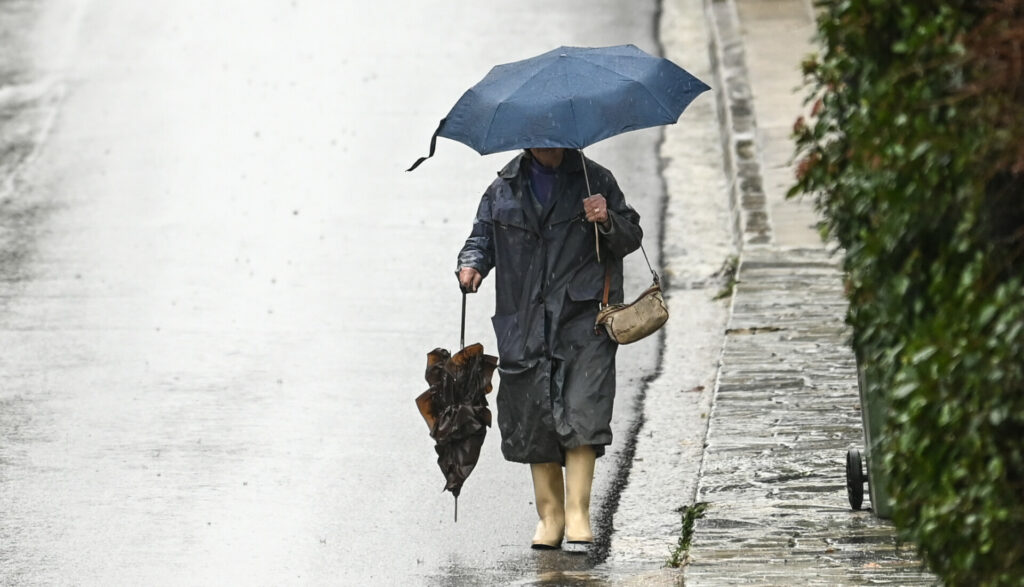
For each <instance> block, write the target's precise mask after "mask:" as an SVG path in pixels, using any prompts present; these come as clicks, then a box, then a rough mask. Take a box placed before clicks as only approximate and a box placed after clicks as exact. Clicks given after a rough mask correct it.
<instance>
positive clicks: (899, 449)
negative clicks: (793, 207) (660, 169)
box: [791, 0, 1024, 585]
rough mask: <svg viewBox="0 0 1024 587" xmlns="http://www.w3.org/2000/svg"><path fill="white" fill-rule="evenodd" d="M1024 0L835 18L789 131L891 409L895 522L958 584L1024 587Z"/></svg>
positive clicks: (830, 13) (895, 8)
mask: <svg viewBox="0 0 1024 587" xmlns="http://www.w3.org/2000/svg"><path fill="white" fill-rule="evenodd" d="M1022 2H1024V0H1013V1H1007V0H1004V1H1001V2H977V1H968V0H963V1H914V0H844V1H831V2H824V3H822V4H821V5H820V6H819V8H820V9H821V14H820V17H819V21H818V36H819V41H820V42H821V47H822V48H821V52H820V54H819V55H817V56H814V57H812V58H809V59H808V60H807V62H805V63H804V72H805V74H806V78H807V80H808V93H809V96H808V104H809V105H812V106H811V110H812V113H813V114H812V115H811V117H810V119H809V120H807V121H805V120H804V119H802V118H801V119H800V120H798V121H797V123H796V125H795V128H794V132H795V135H796V138H797V145H798V158H799V165H798V171H797V173H798V183H797V185H796V186H795V187H794V188H793V190H792V191H791V195H797V194H812V195H813V196H814V197H815V201H816V203H817V205H818V208H819V209H820V210H821V211H822V213H823V216H824V218H825V221H824V223H823V226H822V229H823V233H824V234H825V235H827V236H830V237H833V238H835V239H836V240H837V241H838V242H839V244H840V245H841V246H842V248H843V250H844V253H845V258H844V265H845V270H846V275H847V280H848V283H847V291H848V296H849V301H850V310H849V315H848V321H849V322H850V324H851V325H852V326H853V332H854V340H853V344H854V346H855V348H856V350H857V352H858V355H859V356H860V357H862V359H863V361H864V363H865V366H866V368H867V370H868V378H867V379H868V381H871V382H872V383H871V384H872V388H871V389H870V390H868V392H869V393H870V394H872V395H873V396H875V397H882V398H884V401H886V402H887V403H888V404H889V405H890V407H891V409H890V411H889V415H888V421H887V422H886V428H885V430H886V434H885V435H884V440H883V445H882V450H881V451H880V452H881V453H883V454H884V467H885V469H886V470H887V471H888V472H889V474H890V476H891V481H892V482H891V487H890V490H891V495H892V496H893V507H894V513H893V521H894V522H895V523H896V524H897V526H898V527H899V528H900V530H901V531H902V533H903V535H904V536H905V538H907V539H909V540H912V541H913V542H915V543H916V544H917V545H918V547H919V549H920V551H921V553H922V555H923V556H924V558H925V560H926V561H927V563H928V565H929V567H931V568H932V569H933V570H934V571H935V572H936V573H937V574H939V575H940V576H941V577H942V578H943V580H944V581H945V582H946V583H947V584H950V585H983V584H991V585H1024V287H1022V278H1024V175H1022V174H1021V173H1020V172H1021V171H1022V169H1021V167H1022V166H1021V164H1020V160H1021V157H1020V153H1021V152H1022V151H1021V145H1022V144H1024V123H1022V122H1021V120H1024V100H1022V99H1021V98H1022V94H1024V91H1022V87H1021V66H1020V62H1019V61H1017V62H1016V66H1014V63H1015V62H1014V61H1013V55H1014V50H1016V51H1017V53H1016V54H1017V55H1018V57H1017V59H1019V55H1020V43H1019V40H1018V41H1017V45H1016V49H1014V47H1013V45H1012V43H1013V39H1015V38H1016V39H1020V38H1022V35H1021V33H1022V31H1024V19H1022V17H1021V14H1022V12H1024V8H1022ZM1008 43H1009V45H1008Z"/></svg>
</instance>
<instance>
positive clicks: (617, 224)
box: [598, 171, 644, 259]
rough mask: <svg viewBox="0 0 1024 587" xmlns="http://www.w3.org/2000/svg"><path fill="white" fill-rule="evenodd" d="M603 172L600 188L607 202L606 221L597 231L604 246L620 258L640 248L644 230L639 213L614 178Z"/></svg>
mask: <svg viewBox="0 0 1024 587" xmlns="http://www.w3.org/2000/svg"><path fill="white" fill-rule="evenodd" d="M605 174H606V177H605V178H603V179H604V181H602V182H601V183H603V184H604V185H603V186H602V187H601V189H602V194H603V195H604V199H605V201H607V202H608V222H607V223H605V224H599V225H598V233H600V235H601V242H602V243H603V244H604V246H605V247H607V248H608V250H609V251H610V252H611V253H612V254H613V255H615V256H616V257H618V258H620V259H622V258H623V257H625V256H626V255H628V254H630V253H632V252H633V251H635V250H637V249H639V248H640V240H641V239H642V238H643V236H644V231H643V229H641V228H640V215H639V214H637V212H636V210H634V209H633V208H632V207H631V206H630V205H629V204H627V203H626V198H625V197H624V196H623V195H622V190H620V189H619V184H618V183H617V182H616V181H615V178H614V177H612V174H611V173H608V172H607V171H606V172H605Z"/></svg>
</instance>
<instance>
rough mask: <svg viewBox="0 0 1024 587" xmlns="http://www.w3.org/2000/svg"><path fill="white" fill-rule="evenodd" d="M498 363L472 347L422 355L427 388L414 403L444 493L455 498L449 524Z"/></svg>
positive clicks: (485, 421) (487, 419) (487, 420)
mask: <svg viewBox="0 0 1024 587" xmlns="http://www.w3.org/2000/svg"><path fill="white" fill-rule="evenodd" d="M497 366H498V359H497V358H495V357H493V356H491V355H485V354H484V347H483V345H481V344H479V343H478V344H473V345H470V346H468V347H465V348H463V349H462V350H461V351H459V352H457V353H455V355H454V356H453V355H451V354H450V353H449V352H448V351H447V350H445V349H434V350H433V351H430V353H428V354H427V372H426V379H427V383H428V384H430V388H429V389H427V391H425V392H423V393H422V394H420V396H419V397H417V398H416V405H417V406H418V407H419V410H420V414H421V415H422V416H423V419H424V420H425V421H426V423H427V427H429V428H430V436H431V438H433V439H434V442H435V446H434V450H435V451H436V452H437V464H438V466H439V467H440V468H441V472H442V473H444V477H445V486H444V488H445V490H446V491H451V492H452V495H454V496H455V500H456V501H455V504H456V509H455V520H456V521H458V519H459V513H458V511H459V510H458V498H459V493H460V492H461V491H462V484H463V483H465V482H466V479H467V478H468V477H469V474H470V473H472V472H473V469H474V468H475V467H476V463H477V461H478V460H479V459H480V448H481V447H482V446H483V444H484V437H485V436H486V434H487V428H488V427H490V425H491V411H490V410H489V409H488V408H487V398H486V397H485V396H486V395H487V394H488V393H490V391H491V377H492V376H493V375H494V369H495V368H496V367H497Z"/></svg>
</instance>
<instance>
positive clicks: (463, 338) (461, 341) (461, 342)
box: [455, 290, 466, 515]
mask: <svg viewBox="0 0 1024 587" xmlns="http://www.w3.org/2000/svg"><path fill="white" fill-rule="evenodd" d="M459 348H460V349H464V348H466V290H462V330H461V333H460V334H459ZM456 500H458V498H456ZM455 503H456V504H458V503H459V502H458V501H456V502H455ZM455 507H458V505H456V506H455ZM456 515H458V514H456Z"/></svg>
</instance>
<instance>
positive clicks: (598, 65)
mask: <svg viewBox="0 0 1024 587" xmlns="http://www.w3.org/2000/svg"><path fill="white" fill-rule="evenodd" d="M708 89H710V88H709V87H708V85H707V84H705V83H704V82H702V81H700V80H699V79H697V78H696V77H694V76H693V75H691V74H690V73H688V72H687V71H686V70H684V69H683V68H681V67H679V66H678V65H676V64H675V63H672V62H671V61H669V60H668V59H664V58H661V57H655V56H653V55H650V54H648V53H645V52H644V51H641V50H640V49H638V48H637V47H635V46H633V45H618V46H615V47H594V48H591V47H559V48H557V49H554V50H552V51H548V52H547V53H544V54H542V55H538V56H536V57H531V58H530V59H525V60H522V61H516V62H514V63H507V64H504V65H498V66H496V67H494V68H493V69H491V71H490V72H489V73H488V74H487V75H486V76H485V77H484V79H482V80H480V82H479V83H478V84H476V85H475V86H473V87H472V88H470V89H469V90H467V91H466V93H465V94H463V95H462V97H461V98H459V101H458V102H457V103H456V104H455V106H454V107H453V108H452V109H451V111H450V112H449V113H448V116H446V117H444V118H443V119H442V120H441V123H440V124H439V125H438V127H437V130H436V131H435V132H434V136H433V137H432V138H431V140H430V154H429V155H427V157H421V158H420V159H418V160H417V161H416V162H415V163H414V164H413V165H412V167H410V168H409V169H408V171H412V170H413V169H416V167H418V166H419V164H420V163H422V162H423V161H424V160H426V159H427V158H428V157H432V156H433V155H434V148H435V146H436V143H437V137H439V136H442V137H446V138H449V139H453V140H456V141H459V142H461V143H465V144H466V145H469V146H470V147H472V148H473V149H474V150H476V151H477V152H478V153H480V154H481V155H486V154H489V153H497V152H499V151H510V150H513V149H523V148H529V147H567V148H575V149H582V148H584V147H587V146H589V145H592V144H594V143H596V142H598V141H600V140H603V139H606V138H608V137H611V136H614V135H617V134H620V133H624V132H626V131H631V130H637V129H641V128H648V127H651V126H658V125H662V124H673V123H675V122H676V120H678V119H679V116H680V115H681V114H682V113H683V110H685V109H686V107H687V106H688V105H689V104H690V102H692V101H693V99H694V98H696V97H697V96H698V95H700V94H701V93H702V92H704V91H706V90H708Z"/></svg>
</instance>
